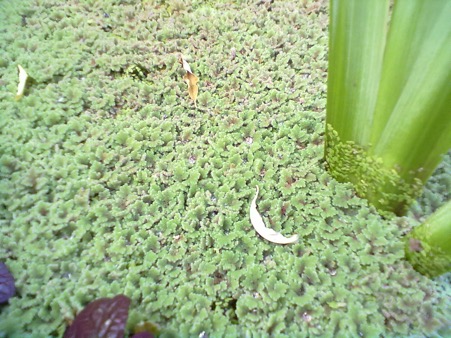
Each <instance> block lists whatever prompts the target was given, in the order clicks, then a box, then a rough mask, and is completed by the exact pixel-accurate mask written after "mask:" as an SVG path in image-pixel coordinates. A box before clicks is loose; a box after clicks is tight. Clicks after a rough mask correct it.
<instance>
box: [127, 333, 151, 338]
mask: <svg viewBox="0 0 451 338" xmlns="http://www.w3.org/2000/svg"><path fill="white" fill-rule="evenodd" d="M154 337H155V336H154V335H153V334H152V333H150V332H139V333H135V334H134V335H133V336H132V338H154Z"/></svg>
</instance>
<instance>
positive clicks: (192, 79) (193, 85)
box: [183, 73, 199, 104]
mask: <svg viewBox="0 0 451 338" xmlns="http://www.w3.org/2000/svg"><path fill="white" fill-rule="evenodd" d="M183 79H184V80H185V81H186V83H187V84H188V93H189V96H190V97H191V99H192V100H193V101H194V104H196V100H197V93H198V92H199V87H198V86H197V83H198V82H199V79H198V78H197V76H196V75H194V74H193V73H186V74H185V76H184V77H183Z"/></svg>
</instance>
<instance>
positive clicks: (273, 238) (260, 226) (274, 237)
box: [250, 186, 299, 244]
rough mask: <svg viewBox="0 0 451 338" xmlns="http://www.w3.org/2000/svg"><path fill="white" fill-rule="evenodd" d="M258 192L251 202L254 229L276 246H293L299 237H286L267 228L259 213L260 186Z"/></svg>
mask: <svg viewBox="0 0 451 338" xmlns="http://www.w3.org/2000/svg"><path fill="white" fill-rule="evenodd" d="M256 188H257V192H256V193H255V197H254V199H253V200H252V202H251V208H250V218H251V223H252V225H253V227H254V229H255V230H256V231H257V232H258V234H259V235H260V236H262V237H263V238H264V239H266V240H268V241H270V242H273V243H276V244H291V243H295V242H297V241H298V239H299V236H298V235H293V236H291V237H285V236H283V235H282V234H280V233H279V232H276V231H274V230H273V229H269V228H267V227H266V226H265V223H264V222H263V218H262V217H261V215H260V214H259V212H258V211H257V197H258V192H259V190H258V186H256Z"/></svg>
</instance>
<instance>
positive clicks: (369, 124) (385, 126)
mask: <svg viewBox="0 0 451 338" xmlns="http://www.w3.org/2000/svg"><path fill="white" fill-rule="evenodd" d="M354 2H356V1H341V0H331V27H330V29H331V32H330V49H331V50H330V61H329V82H328V103H327V120H326V121H327V124H326V147H325V158H326V161H327V162H328V165H329V169H330V171H331V173H332V174H333V175H334V177H336V178H337V179H338V180H340V181H349V182H352V183H353V185H354V187H355V189H356V191H357V193H358V194H359V195H360V196H362V197H364V198H367V199H368V200H369V202H370V203H371V204H373V205H374V206H376V208H378V210H379V211H380V212H381V213H382V214H384V215H386V216H389V215H390V213H391V212H394V213H396V214H398V215H402V214H404V213H405V211H406V210H407V207H408V206H409V205H410V204H411V202H412V201H413V199H414V198H416V197H417V196H418V195H419V194H420V193H421V190H422V186H423V184H424V182H425V181H426V180H427V179H428V178H429V177H430V175H431V174H432V172H433V171H434V169H435V168H436V167H437V165H438V164H439V163H440V161H441V159H442V155H443V153H445V152H446V151H447V150H448V149H450V148H451V110H450V109H449V102H451V26H450V25H449V24H448V22H447V20H448V18H449V17H451V3H450V2H449V1H447V0H436V1H428V2H426V1H421V0H398V1H396V2H395V5H394V9H393V15H392V17H391V22H390V29H389V32H388V36H387V40H386V44H385V28H386V22H385V19H386V17H384V20H382V13H383V11H382V7H383V6H382V4H379V6H380V8H379V10H376V8H375V6H376V5H374V4H373V2H372V1H368V2H367V1H362V2H360V4H359V5H357V6H351V5H350V4H352V3H354ZM381 3H382V2H381ZM383 4H384V6H386V5H387V4H386V3H385V2H383ZM384 8H386V7H384ZM361 12H364V13H372V12H376V13H379V14H376V17H381V19H379V20H378V22H377V25H380V27H373V25H374V26H376V23H374V22H368V23H366V22H365V20H366V17H365V16H364V15H361V16H359V15H358V14H359V13H361ZM384 13H385V12H384ZM340 15H341V16H343V18H337V16H340ZM367 15H368V14H367ZM355 20H356V22H355ZM359 20H360V21H362V22H361V23H360V24H359V23H358V21H359ZM348 21H349V22H351V23H349V22H348ZM342 22H344V23H342ZM340 23H341V24H340ZM365 25H368V26H369V27H370V28H369V29H370V30H375V31H376V33H374V34H373V35H371V34H365V33H359V31H361V30H362V28H361V26H365ZM353 30H357V32H356V33H353V32H348V31H353ZM358 34H363V35H364V36H365V40H364V41H361V40H359V39H357V38H356V36H358ZM382 36H383V38H382ZM342 39H345V40H346V39H348V40H349V41H348V42H347V44H346V43H343V42H342V41H341V40H342ZM381 41H383V42H384V43H382V42H381ZM343 45H344V46H348V47H346V48H345V47H343ZM361 48H366V51H367V52H366V53H365V52H364V51H362V53H358V52H357V51H354V52H353V51H352V50H359V49H361ZM349 49H350V50H349ZM381 51H383V56H381ZM367 54H368V55H367ZM371 54H374V55H373V56H371ZM361 58H370V60H372V61H371V63H369V61H368V63H367V64H366V66H365V67H370V68H365V67H363V66H362V65H365V62H364V61H362V60H361ZM354 65H359V66H357V67H355V66H354ZM371 67H372V68H371ZM337 68H338V69H337ZM368 74H370V75H368ZM355 78H357V79H360V80H354V82H353V80H352V79H355ZM352 84H359V85H360V86H363V87H362V88H360V89H359V90H355V87H353V86H352ZM362 93H367V94H368V95H362ZM365 100H366V103H365V102H363V101H365ZM356 102H361V103H359V104H358V105H357V104H356Z"/></svg>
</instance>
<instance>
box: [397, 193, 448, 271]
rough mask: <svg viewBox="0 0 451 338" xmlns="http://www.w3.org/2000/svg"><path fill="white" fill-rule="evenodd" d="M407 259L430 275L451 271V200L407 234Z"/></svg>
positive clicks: (418, 269)
mask: <svg viewBox="0 0 451 338" xmlns="http://www.w3.org/2000/svg"><path fill="white" fill-rule="evenodd" d="M405 253H406V258H407V260H408V261H409V262H410V263H411V264H412V266H413V267H414V268H415V269H416V270H417V271H419V272H421V273H422V274H424V275H428V276H430V277H435V276H439V275H441V274H444V273H446V272H450V271H451V200H450V201H448V202H447V203H446V204H445V205H443V206H442V207H441V208H440V209H438V210H437V211H436V212H435V213H433V214H432V215H431V216H429V218H428V219H427V220H426V221H425V222H424V223H423V224H421V225H419V226H417V227H416V228H414V229H413V230H412V231H411V232H410V233H409V234H408V235H407V236H406V245H405Z"/></svg>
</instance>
